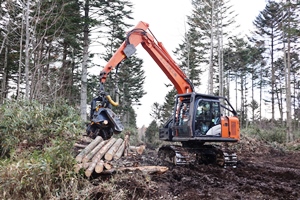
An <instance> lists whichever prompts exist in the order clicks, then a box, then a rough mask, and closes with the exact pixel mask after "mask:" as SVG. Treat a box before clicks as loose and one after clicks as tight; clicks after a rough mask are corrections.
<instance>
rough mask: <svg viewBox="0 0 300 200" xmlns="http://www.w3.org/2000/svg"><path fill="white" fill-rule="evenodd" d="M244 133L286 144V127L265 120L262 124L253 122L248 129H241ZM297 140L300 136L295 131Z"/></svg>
mask: <svg viewBox="0 0 300 200" xmlns="http://www.w3.org/2000/svg"><path fill="white" fill-rule="evenodd" d="M241 132H242V133H244V134H247V135H249V136H251V137H256V138H258V139H261V140H263V141H265V142H269V143H279V144H284V145H286V144H287V143H286V127H285V126H283V125H279V124H274V123H270V122H266V121H264V122H263V123H261V124H253V125H251V126H249V127H248V128H247V129H243V130H241ZM293 134H294V136H295V140H297V139H299V138H300V134H299V132H297V131H295V132H294V133H293Z"/></svg>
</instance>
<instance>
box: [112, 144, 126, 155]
mask: <svg viewBox="0 0 300 200" xmlns="http://www.w3.org/2000/svg"><path fill="white" fill-rule="evenodd" d="M125 142H126V141H123V142H122V144H121V146H120V147H119V149H118V151H117V152H116V153H115V155H114V160H118V159H120V158H121V156H122V155H123V153H124V150H125Z"/></svg>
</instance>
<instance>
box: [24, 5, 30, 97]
mask: <svg viewBox="0 0 300 200" xmlns="http://www.w3.org/2000/svg"><path fill="white" fill-rule="evenodd" d="M26 6H27V8H26V12H25V29H26V40H25V99H27V100H28V99H29V40H30V33H29V26H30V24H29V0H27V5H26Z"/></svg>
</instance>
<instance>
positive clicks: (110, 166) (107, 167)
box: [104, 162, 112, 170]
mask: <svg viewBox="0 0 300 200" xmlns="http://www.w3.org/2000/svg"><path fill="white" fill-rule="evenodd" d="M104 167H105V169H108V170H109V169H112V164H110V163H108V162H105V163H104Z"/></svg>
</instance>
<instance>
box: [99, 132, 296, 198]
mask: <svg viewBox="0 0 300 200" xmlns="http://www.w3.org/2000/svg"><path fill="white" fill-rule="evenodd" d="M233 148H235V150H236V152H237V155H238V163H237V167H236V168H226V169H225V168H221V167H218V166H213V165H198V164H197V165H194V164H193V165H187V166H173V165H168V167H169V170H168V171H167V172H165V173H163V174H152V175H148V174H144V173H141V172H140V173H139V172H131V173H127V174H124V173H123V174H115V175H113V176H110V177H103V176H101V177H98V178H97V179H102V181H105V180H107V179H111V178H114V179H115V180H116V181H115V184H116V187H117V188H119V189H123V190H127V191H131V192H130V193H129V195H127V196H126V199H189V200H193V199H197V200H198V199H272V200H273V199H293V200H294V199H300V152H299V151H286V150H283V149H282V148H280V147H278V146H277V147H274V145H269V144H266V143H263V142H258V141H255V140H254V139H250V138H244V139H243V140H242V141H241V143H239V144H237V145H235V146H233ZM127 159H129V158H127ZM130 159H132V160H131V161H135V163H138V164H139V165H141V166H142V165H155V164H161V162H160V161H159V160H158V158H157V153H156V151H155V150H151V149H146V151H145V152H144V153H143V155H137V156H134V157H132V158H130ZM102 181H101V182H102ZM102 184H103V182H102ZM98 197H99V198H100V199H101V195H100V196H98ZM111 197H112V199H114V198H113V196H111Z"/></svg>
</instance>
